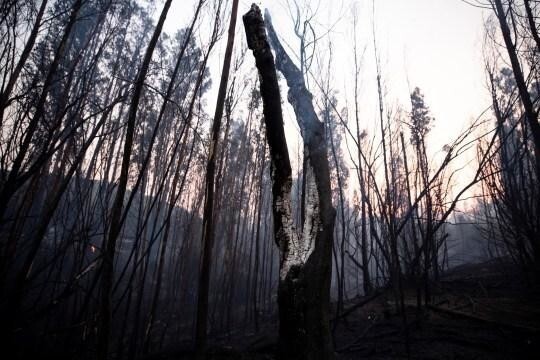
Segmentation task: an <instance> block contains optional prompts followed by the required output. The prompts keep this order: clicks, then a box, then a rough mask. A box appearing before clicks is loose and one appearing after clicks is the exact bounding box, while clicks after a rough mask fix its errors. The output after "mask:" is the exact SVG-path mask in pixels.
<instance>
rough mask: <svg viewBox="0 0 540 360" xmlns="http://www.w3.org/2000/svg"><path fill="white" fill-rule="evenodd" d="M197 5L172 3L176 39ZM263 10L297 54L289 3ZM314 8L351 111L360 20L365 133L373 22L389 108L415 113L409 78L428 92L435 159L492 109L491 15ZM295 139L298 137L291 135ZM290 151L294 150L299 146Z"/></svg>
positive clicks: (363, 5) (215, 64)
mask: <svg viewBox="0 0 540 360" xmlns="http://www.w3.org/2000/svg"><path fill="white" fill-rule="evenodd" d="M194 3H195V1H194V0H175V1H173V6H172V8H171V12H170V14H169V16H168V18H167V21H166V26H165V28H166V31H169V32H172V31H174V29H177V28H178V27H180V26H185V25H186V24H187V23H188V22H189V19H190V18H191V16H192V14H193V4H194ZM257 4H258V5H259V6H260V7H261V8H268V10H269V11H270V13H271V14H272V18H273V21H274V25H275V27H276V29H277V31H278V33H279V36H280V37H281V38H282V41H283V42H284V43H285V44H286V46H287V45H288V46H289V47H290V48H289V49H288V50H289V52H290V53H291V55H292V52H293V50H294V51H297V49H298V46H299V45H298V44H299V43H298V40H297V38H296V37H295V36H294V33H293V23H292V20H291V18H290V15H289V12H288V11H287V0H264V1H259V2H257ZM250 5H251V2H250V1H245V0H241V1H240V7H239V19H238V23H237V34H239V36H238V37H237V39H236V45H238V44H239V42H242V41H245V38H244V34H243V27H242V22H241V15H242V14H244V13H245V12H246V11H247V10H248V9H249V7H250ZM309 5H310V6H311V7H313V8H317V9H318V11H317V14H316V16H315V19H314V24H315V27H316V31H317V32H318V34H321V35H322V34H324V33H325V32H326V31H327V30H328V29H331V30H330V32H329V33H328V35H327V36H325V37H323V38H322V39H321V40H320V42H319V43H320V45H319V49H320V51H318V53H320V54H321V57H323V58H324V57H325V56H326V55H325V53H326V49H327V48H328V41H329V40H330V41H331V43H332V48H333V59H334V60H333V71H332V73H333V76H332V86H333V87H334V88H335V89H336V90H337V91H338V92H339V101H340V104H339V107H341V106H344V105H345V102H346V101H348V102H349V105H351V104H350V101H351V96H352V94H353V89H354V88H353V86H354V84H353V82H352V79H353V69H354V67H353V66H354V63H353V57H352V51H353V50H352V40H353V36H352V34H353V25H352V24H353V22H352V18H353V16H352V14H353V12H354V11H356V12H357V14H358V26H357V34H358V46H359V47H360V48H361V49H363V48H364V47H365V54H364V62H363V67H362V72H361V79H360V82H361V85H360V87H361V97H360V107H361V110H360V117H361V121H362V127H365V128H368V129H370V128H372V127H373V124H374V123H375V121H377V117H376V114H377V108H378V103H377V93H376V91H377V88H376V82H375V79H376V73H375V65H374V64H375V62H374V51H373V48H374V47H373V31H372V29H373V21H375V28H376V37H377V43H378V48H379V55H380V59H381V67H382V73H383V75H382V77H383V82H384V87H385V92H386V94H387V96H386V99H387V102H388V104H389V105H391V106H393V107H396V106H397V105H401V106H403V108H404V110H405V111H408V110H409V109H410V108H409V97H408V96H409V85H408V82H407V79H408V81H409V82H410V86H411V87H415V86H419V87H420V88H421V89H422V91H423V93H424V94H425V100H426V103H427V104H428V106H429V107H430V108H431V111H432V115H433V116H434V117H435V118H436V121H435V123H434V127H433V130H432V132H431V134H430V138H429V142H428V145H429V146H430V150H431V153H432V154H434V153H437V151H439V150H440V149H441V148H442V147H443V146H444V144H446V143H447V142H450V141H451V140H453V139H454V138H455V137H456V136H457V134H459V132H460V130H461V129H462V128H464V127H466V125H467V124H469V123H470V122H471V119H473V118H476V117H477V116H479V115H480V113H481V112H482V111H483V110H484V109H486V107H488V106H489V105H490V97H489V92H488V91H487V88H486V81H485V74H484V68H483V57H482V42H483V26H484V20H485V18H487V16H488V15H489V14H488V13H486V11H482V10H480V9H478V8H475V7H472V6H470V5H467V4H465V3H463V2H462V1H460V0H375V18H373V9H372V0H358V1H348V0H343V1H331V0H320V1H309ZM228 7H230V4H229V5H228ZM205 24H208V27H209V26H210V25H209V24H210V23H209V21H206V22H205V23H203V24H202V26H203V27H204V26H206V25H205ZM224 43H225V41H224V40H222V41H221V44H220V46H219V47H218V50H217V51H216V53H215V56H214V59H213V61H212V62H211V63H210V66H211V70H212V73H213V74H214V75H213V78H214V79H217V78H219V71H220V69H221V60H222V59H221V54H222V53H223V49H224ZM248 61H250V62H252V57H251V54H248ZM249 66H251V65H249ZM314 67H316V65H314ZM314 70H316V69H314ZM216 89H217V81H216V82H215V83H214V86H213V90H212V91H211V92H210V94H209V97H208V105H209V106H210V107H211V108H213V103H214V102H215V95H214V94H215V93H216V91H217V90H216ZM285 89H286V88H283V90H285ZM284 115H285V117H286V125H287V129H289V132H291V131H292V132H294V130H291V129H294V128H295V127H296V125H295V120H294V118H293V113H292V110H291V109H290V108H285V109H284ZM290 136H293V135H291V134H290V133H288V137H290ZM292 142H293V141H291V143H292ZM290 145H291V146H292V147H294V144H290ZM292 151H294V149H293V150H292ZM293 157H294V155H293Z"/></svg>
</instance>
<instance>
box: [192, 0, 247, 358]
mask: <svg viewBox="0 0 540 360" xmlns="http://www.w3.org/2000/svg"><path fill="white" fill-rule="evenodd" d="M237 12H238V0H233V4H232V11H231V21H230V23H229V32H228V38H227V47H226V49H225V57H224V60H223V69H222V71H221V80H220V83H219V90H218V97H217V103H216V111H215V114H214V121H213V124H212V135H211V136H212V139H211V141H210V149H209V155H208V162H207V164H206V179H205V201H204V212H203V231H202V249H203V251H202V257H201V266H200V274H199V288H198V292H197V294H198V295H197V322H196V330H195V347H196V352H197V357H198V358H199V359H202V358H203V357H204V353H205V351H206V336H207V334H206V333H207V325H208V324H207V322H208V291H209V286H210V270H211V269H210V266H211V260H212V245H213V242H214V229H213V225H214V223H213V222H214V219H213V212H214V190H215V189H214V180H215V179H214V177H215V168H216V151H217V145H218V140H219V131H220V128H221V118H222V117H223V108H224V104H225V96H226V92H227V82H228V80H229V70H230V67H231V58H232V51H233V45H234V35H235V28H236V17H237Z"/></svg>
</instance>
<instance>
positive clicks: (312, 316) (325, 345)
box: [243, 4, 335, 359]
mask: <svg viewBox="0 0 540 360" xmlns="http://www.w3.org/2000/svg"><path fill="white" fill-rule="evenodd" d="M243 20H244V26H245V30H246V36H247V42H248V47H249V48H250V49H251V50H253V55H254V57H255V61H256V65H257V69H258V71H259V76H260V83H261V96H262V99H263V107H264V108H263V112H264V120H265V124H266V138H267V141H268V145H269V148H270V158H271V173H272V195H273V201H272V208H273V214H274V237H275V241H276V243H277V245H278V247H279V250H280V271H279V277H280V278H279V288H278V305H279V321H280V325H279V338H280V340H279V356H280V358H283V359H333V357H334V353H333V348H332V341H331V335H330V326H329V312H330V309H329V307H330V277H331V255H332V231H333V228H334V219H335V210H334V208H333V207H332V202H331V192H330V175H329V169H328V157H327V149H326V141H325V138H324V127H323V124H322V123H321V122H320V121H319V119H318V118H317V115H316V113H315V111H314V109H313V104H312V95H311V94H310V93H309V91H308V90H307V89H306V87H305V83H304V78H303V76H302V73H301V72H300V70H299V69H298V68H297V67H296V66H295V65H294V64H293V63H292V61H291V59H290V58H289V57H288V55H287V54H286V53H285V51H284V49H283V47H282V46H281V44H280V43H279V40H278V39H277V36H276V35H275V32H274V30H273V28H272V25H271V20H270V17H269V15H268V14H266V22H267V25H268V32H269V36H270V39H271V41H272V44H273V46H274V49H275V51H276V56H277V68H278V69H279V70H280V71H281V72H282V73H283V75H284V76H285V78H286V79H287V84H288V86H289V94H288V100H289V102H290V103H291V105H292V106H293V108H294V111H295V114H296V116H297V121H298V123H299V125H300V128H301V130H302V136H303V138H304V156H305V159H306V161H305V169H304V171H305V173H306V187H305V191H306V192H305V206H303V214H302V218H303V219H304V221H303V224H302V231H301V233H297V231H296V229H295V228H294V226H293V215H292V210H291V187H292V171H291V165H290V160H289V154H288V149H287V142H286V139H285V131H284V128H283V115H282V112H281V96H280V92H279V85H278V81H277V75H276V64H275V63H274V57H273V55H272V52H271V50H270V45H269V43H268V40H267V37H266V32H265V22H264V20H263V18H262V14H261V11H260V9H259V8H258V7H257V5H255V4H253V5H252V6H251V10H250V11H249V12H248V13H246V14H245V15H244V17H243Z"/></svg>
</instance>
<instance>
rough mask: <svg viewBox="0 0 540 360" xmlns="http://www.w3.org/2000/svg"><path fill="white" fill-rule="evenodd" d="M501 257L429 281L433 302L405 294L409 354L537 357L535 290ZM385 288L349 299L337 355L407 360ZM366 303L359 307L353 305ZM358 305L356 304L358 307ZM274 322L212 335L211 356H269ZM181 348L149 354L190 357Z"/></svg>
mask: <svg viewBox="0 0 540 360" xmlns="http://www.w3.org/2000/svg"><path fill="white" fill-rule="evenodd" d="M522 278H523V277H522V276H520V274H519V272H518V271H517V269H515V267H512V266H510V265H508V263H504V262H500V261H491V262H487V263H482V264H476V265H465V266H461V267H458V268H455V269H453V270H451V271H450V272H448V273H447V274H445V275H444V276H443V277H442V278H441V281H440V284H439V285H437V286H436V287H434V300H433V302H432V303H433V305H432V306H430V307H429V308H425V309H424V310H423V311H422V312H421V313H418V312H417V310H416V301H415V298H414V296H413V294H414V291H412V290H411V291H408V292H407V296H406V305H407V324H408V330H409V341H410V358H411V359H440V360H443V359H448V360H450V359H478V360H480V359H486V360H487V359H490V360H491V359H540V295H539V294H540V292H538V291H537V290H536V289H535V288H534V287H532V286H530V285H528V284H527V283H526V282H524V281H522V280H520V279H522ZM391 298H392V297H391V296H390V294H389V293H384V292H383V293H381V294H380V295H379V296H377V297H376V298H374V299H372V300H370V301H367V300H368V299H367V298H356V299H352V300H350V301H348V302H347V304H346V307H345V308H346V309H352V308H355V310H354V311H350V313H349V314H348V315H347V316H346V317H344V318H342V319H341V320H340V321H338V322H337V323H335V324H334V338H335V350H336V355H337V356H336V359H338V360H345V359H377V360H383V359H407V351H406V345H405V344H406V340H405V339H406V334H405V332H404V331H403V329H404V326H403V325H404V323H403V317H402V316H401V315H399V314H397V313H396V312H395V311H394V310H393V309H394V306H393V303H392V301H391V300H389V299H391ZM364 302H367V303H366V304H365V305H363V306H361V307H358V306H357V305H358V304H361V303H364ZM355 306H356V307H355ZM275 333H276V325H275V323H267V324H266V326H265V327H264V328H263V330H262V331H261V332H259V333H258V334H251V335H248V336H246V335H242V336H240V335H234V334H231V336H230V337H224V338H221V339H213V346H212V348H211V351H210V354H209V357H208V358H209V359H216V360H217V359H254V360H255V359H274V358H275V356H274V349H275V343H276V335H275ZM190 358H191V356H190V355H189V354H188V353H185V352H183V351H180V350H178V349H176V350H175V349H171V351H169V352H167V353H163V354H156V355H155V356H153V357H152V359H190Z"/></svg>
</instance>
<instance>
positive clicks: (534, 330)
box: [427, 305, 540, 333]
mask: <svg viewBox="0 0 540 360" xmlns="http://www.w3.org/2000/svg"><path fill="white" fill-rule="evenodd" d="M427 308H428V309H430V310H432V311H435V312H438V313H442V314H446V315H449V316H452V317H454V318H458V319H464V320H473V321H478V322H482V323H485V324H489V325H493V326H502V327H507V328H512V329H515V330H519V331H525V332H529V333H540V329H537V328H533V327H530V326H526V325H519V324H511V323H507V322H502V321H496V320H492V319H486V318H483V317H480V316H477V315H472V314H467V313H464V312H461V311H456V310H450V309H444V308H440V307H437V306H433V305H427Z"/></svg>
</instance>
